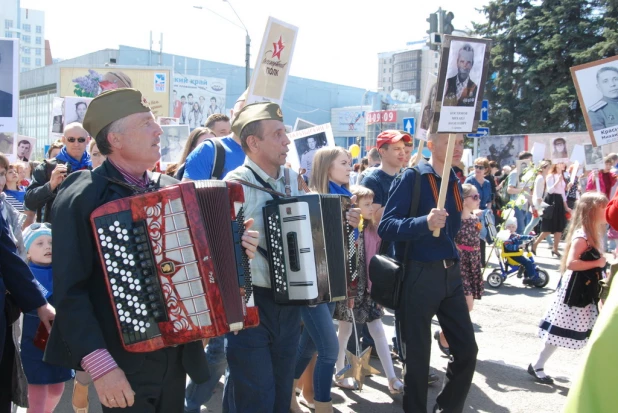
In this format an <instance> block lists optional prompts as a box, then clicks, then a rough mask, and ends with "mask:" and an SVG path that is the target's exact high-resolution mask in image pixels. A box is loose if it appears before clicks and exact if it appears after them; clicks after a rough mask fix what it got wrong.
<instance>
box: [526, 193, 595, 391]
mask: <svg viewBox="0 0 618 413" xmlns="http://www.w3.org/2000/svg"><path fill="white" fill-rule="evenodd" d="M606 206H607V197H606V196H605V195H604V194H602V193H600V192H587V193H585V194H584V195H582V197H581V198H580V200H579V201H578V202H577V205H576V207H575V214H574V216H573V218H572V219H571V224H570V227H569V232H568V234H569V241H568V243H567V245H566V248H565V250H564V258H562V264H561V266H560V271H561V272H562V273H563V274H564V275H563V277H562V279H561V280H560V283H559V285H558V289H557V290H556V294H555V295H554V301H553V303H552V304H551V306H550V307H549V309H548V310H547V312H546V313H545V317H543V319H542V320H541V324H540V326H539V337H541V339H542V340H543V347H542V348H541V352H540V353H539V355H538V357H537V360H536V361H535V362H534V363H531V364H530V365H529V366H528V373H529V374H530V375H531V376H533V377H534V378H535V379H536V380H537V381H539V382H541V383H546V384H552V383H553V382H554V381H553V379H552V378H551V377H550V376H548V375H547V374H545V371H544V370H543V369H544V367H545V363H546V362H547V360H548V359H549V357H550V356H551V355H552V354H554V352H555V351H556V349H557V348H558V347H565V348H570V349H580V348H583V347H584V346H585V345H586V343H587V342H588V337H589V336H590V332H591V331H592V328H593V327H594V323H595V322H596V319H597V316H598V314H599V312H598V310H597V306H596V300H592V299H591V300H590V301H591V302H590V303H589V304H587V305H585V306H584V307H581V306H575V305H572V306H569V305H567V304H565V298H567V293H568V292H569V289H568V287H569V281H570V280H571V276H572V274H573V271H577V272H580V271H588V270H594V269H598V271H597V273H598V274H603V268H604V267H605V257H604V256H603V247H602V245H603V233H604V231H605V225H606V224H607V221H606V220H605V207H606ZM584 253H586V254H585V255H584V256H582V254H584ZM595 254H596V256H600V258H598V259H594V260H590V256H591V255H595ZM586 258H587V259H586ZM592 282H593V283H595V282H598V280H592ZM582 304H583V303H582Z"/></svg>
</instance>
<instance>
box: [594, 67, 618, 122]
mask: <svg viewBox="0 0 618 413" xmlns="http://www.w3.org/2000/svg"><path fill="white" fill-rule="evenodd" d="M596 81H597V89H598V90H599V91H600V92H601V94H602V95H603V97H602V98H601V99H600V100H599V101H597V102H596V103H594V104H593V105H591V106H589V107H588V117H589V118H590V123H591V126H592V130H594V131H596V130H601V129H606V128H609V127H612V126H618V66H603V67H601V68H600V69H599V70H597V73H596Z"/></svg>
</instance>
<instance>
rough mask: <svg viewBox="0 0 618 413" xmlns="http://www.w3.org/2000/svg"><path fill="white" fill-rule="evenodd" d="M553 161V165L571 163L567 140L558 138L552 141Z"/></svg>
mask: <svg viewBox="0 0 618 413" xmlns="http://www.w3.org/2000/svg"><path fill="white" fill-rule="evenodd" d="M551 161H552V163H566V164H568V163H569V152H568V150H567V144H566V139H565V138H563V137H558V138H553V139H552V140H551Z"/></svg>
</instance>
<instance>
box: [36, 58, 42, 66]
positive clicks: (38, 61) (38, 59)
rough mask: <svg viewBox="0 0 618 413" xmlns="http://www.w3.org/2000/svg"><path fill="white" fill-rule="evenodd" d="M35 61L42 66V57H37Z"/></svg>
mask: <svg viewBox="0 0 618 413" xmlns="http://www.w3.org/2000/svg"><path fill="white" fill-rule="evenodd" d="M35 62H36V65H37V66H41V58H39V57H37V58H36V60H35Z"/></svg>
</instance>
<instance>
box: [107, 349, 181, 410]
mask: <svg viewBox="0 0 618 413" xmlns="http://www.w3.org/2000/svg"><path fill="white" fill-rule="evenodd" d="M127 380H129V384H131V388H132V389H133V391H134V392H135V403H134V404H133V406H132V407H127V408H125V409H118V408H111V409H110V408H108V407H105V406H103V412H104V413H118V412H122V413H172V412H182V411H183V410H184V400H185V380H186V373H185V369H184V367H183V366H182V350H181V349H180V348H178V347H168V348H165V349H162V350H157V351H154V352H152V353H148V355H147V356H146V360H145V361H144V364H143V365H142V368H141V369H140V370H139V371H138V372H137V373H134V374H127Z"/></svg>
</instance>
